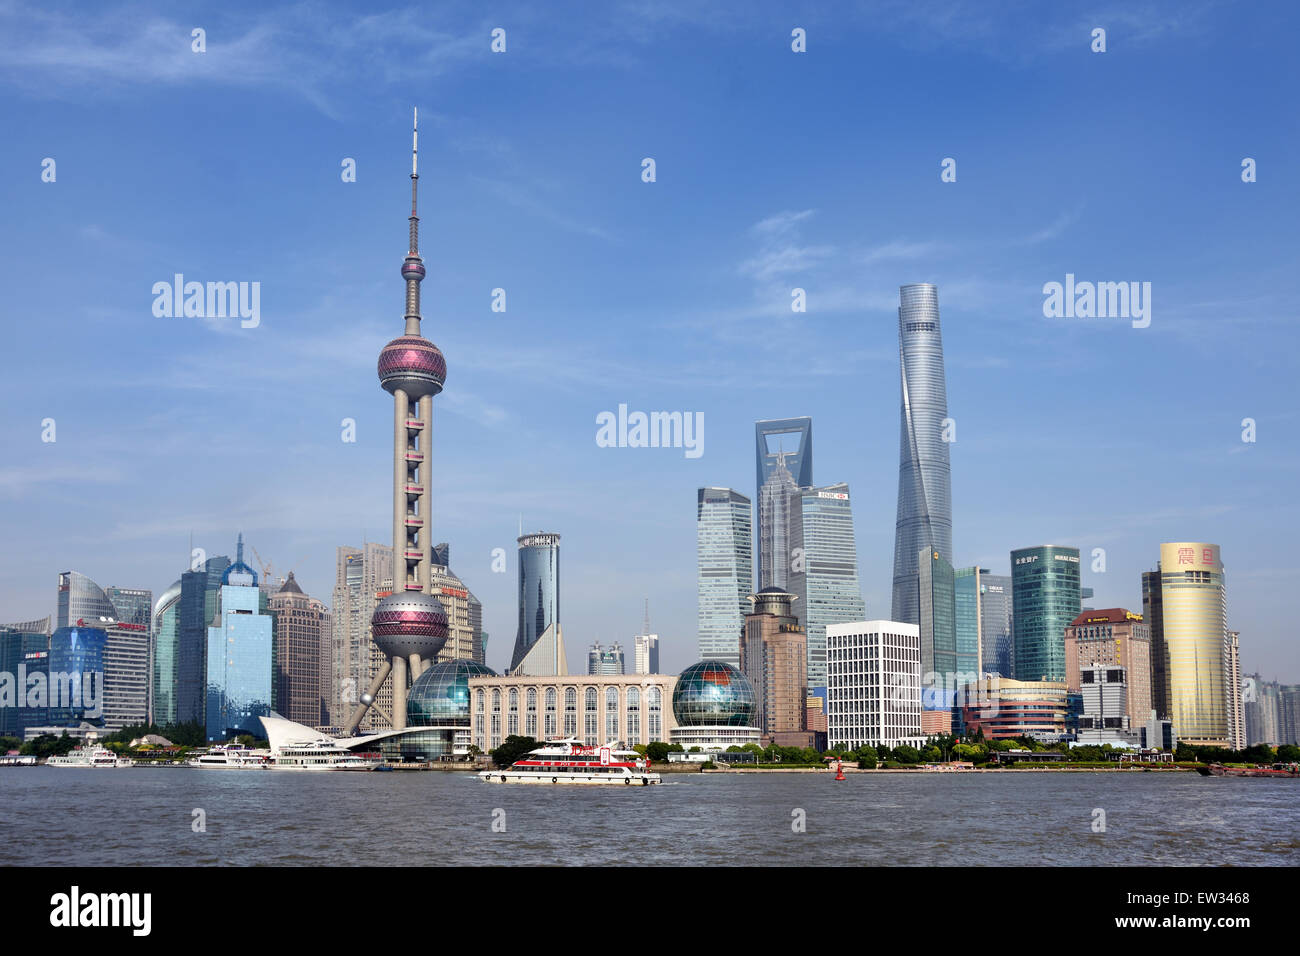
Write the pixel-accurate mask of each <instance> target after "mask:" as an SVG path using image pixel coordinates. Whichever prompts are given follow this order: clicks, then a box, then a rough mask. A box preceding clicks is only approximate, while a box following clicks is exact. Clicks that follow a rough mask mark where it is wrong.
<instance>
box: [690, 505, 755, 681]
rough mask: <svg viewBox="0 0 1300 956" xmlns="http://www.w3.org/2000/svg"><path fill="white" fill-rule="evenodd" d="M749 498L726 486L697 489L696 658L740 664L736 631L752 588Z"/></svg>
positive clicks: (738, 628)
mask: <svg viewBox="0 0 1300 956" xmlns="http://www.w3.org/2000/svg"><path fill="white" fill-rule="evenodd" d="M750 523H751V516H750V500H749V499H748V498H746V497H745V496H744V495H742V494H741V493H740V492H738V491H733V490H732V489H730V488H700V489H699V490H698V491H697V493H696V504H695V544H696V560H697V575H696V582H697V590H698V596H699V606H698V632H699V647H700V657H701V658H702V659H703V660H706V661H723V662H725V663H728V664H730V665H732V666H733V667H736V666H738V665H739V663H740V633H741V629H742V628H743V626H744V623H743V622H744V616H745V614H746V613H747V612H748V610H749V595H750V594H752V593H753V590H754V559H753V540H752V537H751V528H750Z"/></svg>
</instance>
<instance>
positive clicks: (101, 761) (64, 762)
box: [45, 747, 132, 770]
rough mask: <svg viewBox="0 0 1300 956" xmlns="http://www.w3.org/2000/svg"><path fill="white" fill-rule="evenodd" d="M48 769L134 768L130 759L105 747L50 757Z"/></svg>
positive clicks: (80, 749)
mask: <svg viewBox="0 0 1300 956" xmlns="http://www.w3.org/2000/svg"><path fill="white" fill-rule="evenodd" d="M45 766H47V767H92V768H94V769H97V770H101V769H105V768H108V769H114V768H118V767H130V766H132V762H131V759H130V758H129V757H119V756H118V755H117V754H115V753H113V751H111V750H106V749H105V748H103V747H73V748H72V749H71V750H70V751H68V752H67V753H66V754H59V755H58V756H55V757H50V758H49V759H48V760H46V761H45Z"/></svg>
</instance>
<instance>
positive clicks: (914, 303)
mask: <svg viewBox="0 0 1300 956" xmlns="http://www.w3.org/2000/svg"><path fill="white" fill-rule="evenodd" d="M899 298H900V305H899V309H898V358H899V372H900V383H901V392H902V403H901V413H900V424H899V465H898V519H897V524H896V526H895V532H894V602H893V611H892V613H891V617H892V619H893V620H895V621H902V622H906V623H908V624H917V623H918V622H919V621H920V607H919V603H918V601H919V591H918V589H917V574H918V570H919V567H918V562H917V557H918V555H920V554H921V553H922V552H923V551H931V552H933V551H938V552H939V554H940V556H941V557H942V558H943V559H944V560H945V561H947V562H948V563H949V564H951V563H952V489H951V479H950V475H949V466H948V442H946V441H944V437H945V436H944V422H945V420H946V419H947V418H948V392H947V386H946V384H945V382H944V371H943V336H942V334H941V331H940V328H939V292H938V289H937V288H936V287H935V286H932V285H929V284H927V283H920V284H916V285H905V286H902V287H901V289H900V290H899Z"/></svg>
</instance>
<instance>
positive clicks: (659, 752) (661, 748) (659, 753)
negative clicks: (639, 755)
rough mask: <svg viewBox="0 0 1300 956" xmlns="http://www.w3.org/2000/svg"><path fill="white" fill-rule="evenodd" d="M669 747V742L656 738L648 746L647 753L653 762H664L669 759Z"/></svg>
mask: <svg viewBox="0 0 1300 956" xmlns="http://www.w3.org/2000/svg"><path fill="white" fill-rule="evenodd" d="M669 749H670V748H669V746H668V744H666V743H664V742H663V741H662V740H656V741H653V742H652V743H650V744H648V745H647V746H646V748H645V755H646V756H647V757H649V758H650V762H651V763H663V762H664V761H666V760H667V759H668V751H669Z"/></svg>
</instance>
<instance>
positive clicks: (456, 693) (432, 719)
mask: <svg viewBox="0 0 1300 956" xmlns="http://www.w3.org/2000/svg"><path fill="white" fill-rule="evenodd" d="M496 676H497V675H496V673H495V672H494V671H493V670H492V669H491V668H490V667H484V666H483V665H482V664H477V663H475V662H474V661H463V660H461V661H443V662H442V663H440V664H434V665H433V666H432V667H430V668H429V669H428V670H427V671H425V672H424V673H423V674H421V675H420V676H419V678H418V679H417V680H416V681H415V683H414V684H412V685H411V689H410V691H409V692H408V694H407V697H406V724H407V726H408V727H445V726H448V725H450V724H464V725H468V724H469V679H470V678H471V677H496Z"/></svg>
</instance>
